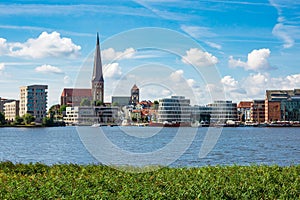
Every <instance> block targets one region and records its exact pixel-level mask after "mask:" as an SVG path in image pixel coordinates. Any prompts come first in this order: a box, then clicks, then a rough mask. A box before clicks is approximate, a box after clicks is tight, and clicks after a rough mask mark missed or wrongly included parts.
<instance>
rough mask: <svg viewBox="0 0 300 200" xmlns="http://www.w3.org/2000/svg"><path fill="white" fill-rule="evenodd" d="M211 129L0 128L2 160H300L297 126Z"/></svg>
mask: <svg viewBox="0 0 300 200" xmlns="http://www.w3.org/2000/svg"><path fill="white" fill-rule="evenodd" d="M211 130H217V132H218V133H217V135H216V137H211V138H210V135H209V134H210V132H209V128H198V129H197V128H180V129H178V128H158V127H100V128H99V127H97V128H92V127H83V128H82V129H81V128H80V127H53V128H0V161H7V160H9V161H12V162H14V163H30V162H33V163H35V162H41V163H45V164H48V165H51V164H57V163H76V164H92V163H103V164H108V165H136V166H140V165H168V166H172V167H196V166H207V165H233V164H238V165H251V164H266V165H273V164H277V165H280V166H289V165H293V164H300V128H254V127H238V128H223V129H222V128H211ZM100 135H102V136H101V137H100ZM98 136H99V137H98ZM207 138H208V140H207ZM205 145H206V146H208V148H207V149H206V150H205V151H206V152H205V153H204V154H202V156H199V152H200V150H201V148H203V147H205Z"/></svg>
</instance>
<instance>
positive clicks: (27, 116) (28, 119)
mask: <svg viewBox="0 0 300 200" xmlns="http://www.w3.org/2000/svg"><path fill="white" fill-rule="evenodd" d="M23 120H24V123H25V124H26V125H27V124H30V123H31V122H34V120H35V118H34V116H32V115H31V114H29V113H27V114H25V115H24V116H23Z"/></svg>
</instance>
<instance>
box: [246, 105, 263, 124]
mask: <svg viewBox="0 0 300 200" xmlns="http://www.w3.org/2000/svg"><path fill="white" fill-rule="evenodd" d="M250 113H251V121H252V122H258V123H263V122H265V100H253V101H252V103H251V110H250Z"/></svg>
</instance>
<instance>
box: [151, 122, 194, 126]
mask: <svg viewBox="0 0 300 200" xmlns="http://www.w3.org/2000/svg"><path fill="white" fill-rule="evenodd" d="M149 126H155V127H191V124H190V123H188V122H168V121H164V122H162V123H161V122H150V123H149Z"/></svg>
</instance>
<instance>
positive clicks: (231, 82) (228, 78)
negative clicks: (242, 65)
mask: <svg viewBox="0 0 300 200" xmlns="http://www.w3.org/2000/svg"><path fill="white" fill-rule="evenodd" d="M221 83H223V84H224V85H225V86H230V87H236V86H237V85H238V82H237V81H236V80H234V78H232V77H231V76H224V77H223V78H222V79H221Z"/></svg>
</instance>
